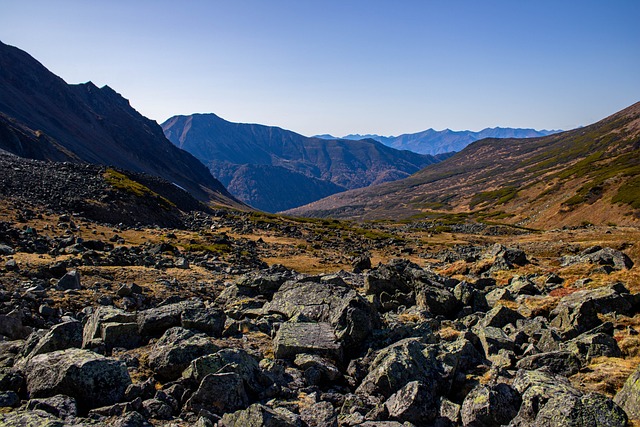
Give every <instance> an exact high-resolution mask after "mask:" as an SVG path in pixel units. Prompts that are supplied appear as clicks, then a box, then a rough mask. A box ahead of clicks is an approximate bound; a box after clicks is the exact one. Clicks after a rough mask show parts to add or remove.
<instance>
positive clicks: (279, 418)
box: [218, 403, 302, 427]
mask: <svg viewBox="0 0 640 427" xmlns="http://www.w3.org/2000/svg"><path fill="white" fill-rule="evenodd" d="M218 424H219V425H220V427H301V426H302V423H301V421H300V417H299V416H297V415H295V414H293V413H292V412H290V411H287V410H286V409H284V408H277V409H270V408H268V407H266V406H264V405H261V404H259V403H254V404H253V405H251V406H249V407H248V408H247V409H244V410H240V411H237V412H234V413H233V414H224V415H223V416H222V420H220V422H219V423H218Z"/></svg>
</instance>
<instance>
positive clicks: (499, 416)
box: [461, 384, 521, 427]
mask: <svg viewBox="0 0 640 427" xmlns="http://www.w3.org/2000/svg"><path fill="white" fill-rule="evenodd" d="M520 403H521V399H520V395H519V394H518V392H517V391H515V390H514V389H512V388H511V387H509V386H508V385H507V384H496V385H494V386H486V385H479V386H477V387H475V388H474V389H473V390H471V392H470V393H469V394H468V395H467V397H466V398H465V399H464V402H463V403H462V409H461V415H462V424H463V425H464V426H472V427H491V426H497V425H506V424H508V423H509V422H510V421H511V420H512V419H513V418H514V417H515V416H516V415H517V414H518V410H519V409H520Z"/></svg>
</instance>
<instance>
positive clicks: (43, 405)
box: [27, 394, 78, 420]
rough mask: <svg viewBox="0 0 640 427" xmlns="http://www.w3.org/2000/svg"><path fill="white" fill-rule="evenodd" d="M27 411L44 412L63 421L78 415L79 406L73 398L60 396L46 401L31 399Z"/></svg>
mask: <svg viewBox="0 0 640 427" xmlns="http://www.w3.org/2000/svg"><path fill="white" fill-rule="evenodd" d="M27 409H29V410H31V411H33V410H42V411H45V412H48V413H49V414H51V415H54V416H56V417H58V418H61V419H64V420H66V419H69V418H73V417H76V416H77V415H78V405H77V403H76V400H75V399H74V398H73V397H69V396H65V395H64V394H58V395H56V396H53V397H49V398H45V399H31V400H30V401H29V402H28V403H27Z"/></svg>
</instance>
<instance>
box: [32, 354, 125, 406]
mask: <svg viewBox="0 0 640 427" xmlns="http://www.w3.org/2000/svg"><path fill="white" fill-rule="evenodd" d="M24 373H25V375H26V382H27V391H28V392H29V395H30V396H31V397H32V398H38V397H51V396H55V395H57V394H64V395H67V396H71V397H73V398H75V399H76V401H77V402H78V407H79V408H80V410H82V411H86V410H87V409H90V408H97V407H100V406H107V405H112V404H114V403H117V402H119V401H120V400H121V399H122V398H123V396H124V392H125V390H126V389H127V387H128V386H129V384H131V378H129V373H128V372H127V369H126V367H125V366H124V364H123V363H121V362H120V361H118V360H116V359H111V358H107V357H104V356H101V355H99V354H96V353H93V352H91V351H87V350H80V349H67V350H60V351H54V352H52V353H45V354H40V355H37V356H35V357H33V358H32V359H31V360H30V361H29V363H28V364H27V366H26V368H25V370H24Z"/></svg>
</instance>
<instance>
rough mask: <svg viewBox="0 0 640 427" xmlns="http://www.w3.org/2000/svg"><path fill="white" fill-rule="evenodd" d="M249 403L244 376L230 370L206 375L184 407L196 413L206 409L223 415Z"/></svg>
mask: <svg viewBox="0 0 640 427" xmlns="http://www.w3.org/2000/svg"><path fill="white" fill-rule="evenodd" d="M247 405H249V397H248V396H247V392H246V390H245V388H244V381H243V380H242V377H240V375H238V374H236V373H234V372H229V373H221V374H209V375H207V376H206V377H204V378H203V379H202V382H201V383H200V386H199V387H198V389H197V390H196V391H195V393H193V395H192V396H191V397H190V398H189V400H187V402H186V403H185V406H184V408H185V409H187V410H189V411H192V412H196V413H197V412H199V411H200V410H202V409H204V410H207V411H209V412H212V413H214V414H218V415H222V414H224V413H227V412H233V411H237V410H239V409H243V408H246V407H247Z"/></svg>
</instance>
